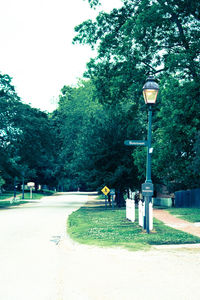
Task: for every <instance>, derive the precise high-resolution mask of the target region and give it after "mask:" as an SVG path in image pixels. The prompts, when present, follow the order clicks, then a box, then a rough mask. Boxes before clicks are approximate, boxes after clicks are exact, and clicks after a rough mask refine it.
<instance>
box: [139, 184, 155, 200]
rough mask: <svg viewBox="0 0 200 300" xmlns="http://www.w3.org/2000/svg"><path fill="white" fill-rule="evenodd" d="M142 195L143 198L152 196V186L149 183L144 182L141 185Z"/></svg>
mask: <svg viewBox="0 0 200 300" xmlns="http://www.w3.org/2000/svg"><path fill="white" fill-rule="evenodd" d="M142 195H143V196H145V197H151V196H153V184H152V183H150V182H145V183H143V184H142Z"/></svg>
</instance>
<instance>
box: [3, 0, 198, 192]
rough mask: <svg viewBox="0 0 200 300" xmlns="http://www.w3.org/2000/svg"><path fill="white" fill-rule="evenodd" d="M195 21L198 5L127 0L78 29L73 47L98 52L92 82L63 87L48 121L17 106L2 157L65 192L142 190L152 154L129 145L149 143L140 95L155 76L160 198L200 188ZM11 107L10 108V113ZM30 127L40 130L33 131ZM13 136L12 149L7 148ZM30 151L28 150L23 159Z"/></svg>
mask: <svg viewBox="0 0 200 300" xmlns="http://www.w3.org/2000/svg"><path fill="white" fill-rule="evenodd" d="M89 2H90V4H91V6H95V5H97V4H98V1H97V0H95V1H92V0H90V1H89ZM199 12H200V4H198V3H197V2H196V1H195V0H190V1H188V0H181V1H180V0H179V1H177V0H167V1H163V0H157V1H150V0H143V1H138V0H126V1H123V6H122V7H121V8H120V9H114V10H112V11H111V12H110V13H104V12H101V13H100V14H99V15H98V17H97V18H96V20H95V21H92V20H87V21H85V22H83V23H82V24H80V25H78V26H77V27H76V28H75V30H76V36H75V38H74V43H81V44H88V45H90V46H91V47H92V48H96V50H97V56H96V58H93V59H91V60H90V62H89V63H88V65H87V70H86V72H85V77H86V78H87V80H85V81H80V82H79V84H78V85H77V87H70V86H64V87H63V89H62V90H61V94H60V97H59V103H58V109H57V110H55V111H54V112H53V113H52V114H51V115H47V114H45V113H41V112H39V111H38V110H33V109H30V107H29V106H26V105H24V104H23V105H22V104H21V103H20V101H19V100H17V99H16V100H15V102H16V101H17V103H18V105H19V106H17V107H18V109H19V108H20V109H21V110H22V111H23V109H25V108H26V109H25V110H26V111H27V112H26V113H25V114H22V113H20V110H19V112H18V111H17V110H16V111H15V109H12V112H9V113H8V114H7V115H6V116H7V117H8V118H10V119H9V122H10V121H11V123H5V122H2V125H1V126H5V128H4V127H2V128H3V130H2V146H1V147H2V149H3V153H4V154H5V153H6V151H4V148H5V149H6V147H9V148H10V150H9V153H10V154H9V155H10V156H8V158H7V163H6V166H18V167H19V166H23V168H26V170H27V171H26V172H27V174H31V172H34V174H33V175H31V176H32V178H33V180H34V179H35V178H36V179H37V180H38V181H40V180H41V181H46V182H48V183H49V184H51V185H54V186H57V188H59V189H60V190H62V189H63V190H75V189H81V190H93V189H100V188H102V187H103V186H104V185H107V186H109V187H112V188H115V189H116V190H118V191H119V192H123V191H124V190H125V189H127V188H131V189H133V190H134V189H140V186H141V183H143V182H144V180H145V171H146V149H145V148H144V147H137V148H133V147H132V148H129V147H126V146H124V140H126V139H134V140H137V139H139V140H143V139H146V136H147V108H146V105H145V103H144V100H143V96H142V87H143V84H144V83H145V80H146V78H147V77H148V75H149V74H150V73H151V74H154V76H155V77H156V78H157V80H158V81H159V86H160V92H159V96H158V99H157V103H156V105H155V106H154V108H153V148H154V152H153V154H152V175H153V182H154V183H155V184H156V189H157V191H159V189H160V187H161V186H166V188H167V190H168V191H169V192H173V191H176V190H180V189H187V188H194V187H199V185H200V174H199V169H200V158H199V157H200V156H199V154H200V146H199V142H200V84H199V82H200V78H199V77H200V76H199V75H200V74H199V73H200V64H199V59H200V51H199V49H200V18H199ZM1 99H2V97H1ZM1 102H2V100H1ZM15 102H13V103H10V104H8V103H9V102H8V101H7V102H6V103H7V104H6V105H7V106H8V110H9V105H10V107H11V106H12V105H14V103H15ZM19 103H20V104H19ZM2 105H3V104H2ZM22 107H23V108H22ZM13 114H14V115H13ZM22 115H24V116H26V117H23V120H21V118H22V117H21V116H22ZM19 116H20V117H19ZM32 117H33V119H35V122H36V120H38V118H39V119H40V121H41V122H42V123H41V124H43V125H42V126H39V128H38V126H36V127H35V126H34V123H33V122H32V121H30V120H32ZM20 120H21V121H20ZM28 120H29V123H27V125H26V126H25V125H24V124H26V122H28ZM12 122H13V123H12ZM20 122H21V123H20ZM36 123H37V122H36ZM5 124H7V125H5ZM8 124H12V125H11V127H10V125H8ZM47 127H48V129H47ZM30 128H32V130H30ZM44 128H46V129H44ZM43 129H44V130H43ZM38 130H39V132H38ZM22 132H23V134H22ZM42 132H43V134H42ZM8 136H9V139H10V140H11V142H10V140H9V142H4V140H3V139H5V138H7V137H8ZM33 140H35V144H34V143H33ZM19 141H20V143H19ZM27 141H29V142H28V143H27ZM44 141H45V142H44ZM23 143H24V144H23ZM25 143H27V144H28V145H29V147H30V148H31V149H32V150H30V148H29V151H27V153H26V147H28V145H27V144H25ZM31 143H32V144H31ZM13 145H14V146H13ZM17 145H18V146H17ZM19 145H20V146H19ZM30 145H33V148H32V146H30ZM15 146H16V148H15ZM36 148H37V149H40V150H39V152H37V151H36ZM27 149H28V148H27ZM15 151H16V152H15ZM30 151H31V152H30ZM14 153H15V154H14ZM25 153H26V154H25ZM28 153H32V156H31V155H30V154H28ZM11 154H12V155H11ZM35 155H36V156H37V159H36V158H35ZM30 156H31V157H32V158H31V157H30ZM26 159H27V161H29V159H30V162H29V163H27V162H26V163H25V161H26ZM31 159H32V160H31ZM18 167H17V169H20V168H21V167H20V168H18ZM33 170H34V171H33ZM7 172H8V170H7ZM28 172H29V173H28ZM8 174H10V173H9V172H8ZM9 176H11V175H9ZM31 176H30V177H31ZM34 176H35V177H34ZM7 177H8V176H7ZM119 194H120V193H119Z"/></svg>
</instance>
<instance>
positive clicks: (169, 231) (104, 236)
mask: <svg viewBox="0 0 200 300" xmlns="http://www.w3.org/2000/svg"><path fill="white" fill-rule="evenodd" d="M137 216H138V212H137V209H136V222H135V223H132V222H130V221H128V220H126V217H125V209H115V210H111V209H110V208H107V209H105V207H104V206H91V207H87V206H84V207H81V208H80V209H79V210H77V211H75V212H73V213H72V214H71V215H70V216H69V218H68V233H69V235H70V237H71V238H73V239H74V240H75V241H77V242H80V243H83V244H88V245H97V246H119V247H125V248H128V249H130V250H141V249H143V250H145V249H149V248H150V247H151V246H152V245H169V244H189V243H199V242H200V238H198V237H195V236H193V235H190V234H187V233H185V232H182V231H179V230H176V229H173V228H170V227H168V226H165V225H164V224H163V223H162V222H160V221H158V220H156V219H154V232H152V233H150V234H146V233H144V232H143V231H142V229H141V227H140V226H139V225H138V219H137Z"/></svg>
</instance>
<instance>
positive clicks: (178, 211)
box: [167, 208, 200, 223]
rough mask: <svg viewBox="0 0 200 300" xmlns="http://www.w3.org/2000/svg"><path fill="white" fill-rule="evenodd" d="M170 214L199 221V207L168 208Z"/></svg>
mask: <svg viewBox="0 0 200 300" xmlns="http://www.w3.org/2000/svg"><path fill="white" fill-rule="evenodd" d="M167 211H169V212H170V214H172V215H175V216H177V217H178V218H181V219H183V220H186V221H189V222H192V223H194V222H200V208H170V209H167Z"/></svg>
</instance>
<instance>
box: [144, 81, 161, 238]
mask: <svg viewBox="0 0 200 300" xmlns="http://www.w3.org/2000/svg"><path fill="white" fill-rule="evenodd" d="M158 91H159V86H158V84H157V83H156V81H155V79H154V77H153V76H149V77H148V78H147V81H146V82H145V85H144V86H143V96H144V100H145V103H146V104H147V105H148V137H147V166H146V180H145V183H144V184H143V185H142V194H143V196H144V198H145V220H144V229H146V231H147V233H149V231H150V230H149V203H150V202H152V196H153V184H152V180H151V154H152V152H153V148H152V147H151V136H152V130H151V124H152V105H153V104H155V103H156V98H157V95H158Z"/></svg>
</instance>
